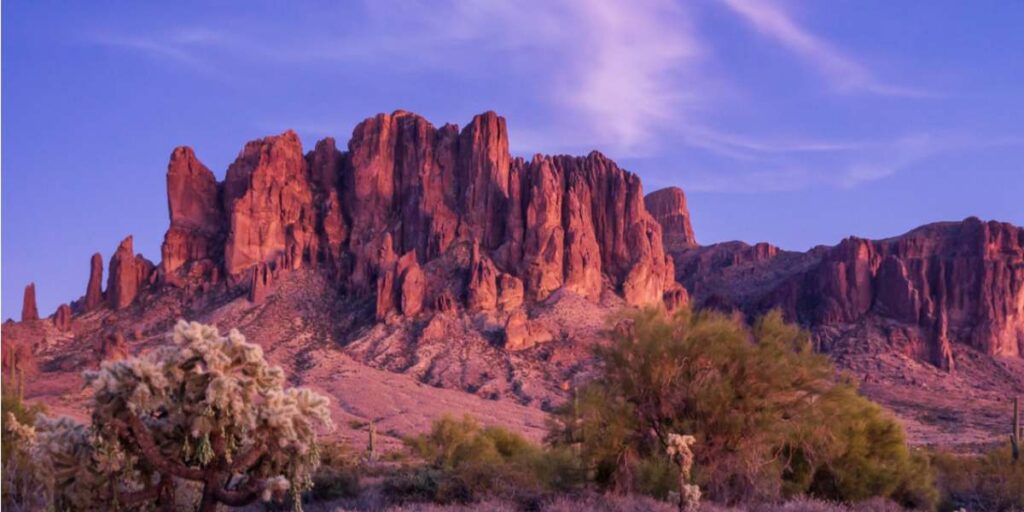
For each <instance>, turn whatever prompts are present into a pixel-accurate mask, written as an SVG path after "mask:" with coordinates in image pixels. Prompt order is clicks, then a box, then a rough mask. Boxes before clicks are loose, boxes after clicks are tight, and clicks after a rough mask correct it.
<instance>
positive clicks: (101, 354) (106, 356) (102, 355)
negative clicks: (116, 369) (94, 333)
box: [95, 332, 130, 361]
mask: <svg viewBox="0 0 1024 512" xmlns="http://www.w3.org/2000/svg"><path fill="white" fill-rule="evenodd" d="M129 353H130V349H129V348H128V342H127V341H125V339H124V335H123V334H121V333H120V332H110V333H107V334H106V335H104V336H102V337H100V339H99V340H98V343H97V345H96V352H95V356H96V358H97V361H120V360H122V359H126V358H127V357H128V355H129Z"/></svg>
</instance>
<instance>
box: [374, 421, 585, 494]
mask: <svg viewBox="0 0 1024 512" xmlns="http://www.w3.org/2000/svg"><path fill="white" fill-rule="evenodd" d="M406 444H407V446H409V447H410V449H411V450H412V452H413V453H414V454H415V455H416V456H418V457H420V458H421V459H423V460H424V461H425V462H426V465H425V466H422V467H418V468H415V469H413V470H412V471H410V472H407V473H406V474H404V475H400V476H399V477H397V478H395V479H393V480H392V481H391V482H390V483H389V486H390V487H389V488H390V490H391V491H394V492H395V493H397V494H402V495H404V496H407V497H409V498H420V499H429V500H433V501H437V502H442V503H445V502H470V501H474V500H476V499H479V498H480V497H483V496H491V497H504V498H512V499H519V500H530V499H536V498H537V497H539V496H541V495H543V494H544V493H547V492H551V491H565V490H568V489H570V488H572V487H573V486H576V485H578V483H579V482H580V481H581V480H582V478H581V475H580V474H579V471H578V468H577V465H576V460H577V458H576V457H574V456H573V455H572V454H570V453H569V452H568V450H566V449H562V448H559V449H553V450H543V449H541V447H539V446H537V445H536V444H534V443H532V442H530V441H528V440H527V439H525V438H524V437H522V436H521V435H519V434H517V433H515V432H511V431H509V430H507V429H504V428H500V427H482V426H480V425H479V424H478V423H477V422H476V420H474V419H473V418H472V417H470V416H465V417H463V418H462V419H455V418H451V417H444V418H442V419H440V420H438V421H435V422H434V424H433V426H432V428H431V430H430V432H429V433H427V434H423V435H420V436H417V437H413V438H410V439H407V440H406Z"/></svg>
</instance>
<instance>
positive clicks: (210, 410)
mask: <svg viewBox="0 0 1024 512" xmlns="http://www.w3.org/2000/svg"><path fill="white" fill-rule="evenodd" d="M173 341H174V343H173V345H170V346H165V347H161V348H158V349H155V350H152V351H150V352H147V353H146V354H144V355H142V356H139V357H134V358H129V359H126V360H123V361H117V362H109V361H108V362H104V363H103V364H102V366H101V368H100V370H99V371H94V372H86V374H85V379H86V382H87V383H88V385H89V386H90V387H91V388H92V391H93V396H92V398H91V403H90V406H91V409H92V424H91V425H83V424H81V423H78V422H76V421H74V420H71V419H69V418H57V419H51V418H46V417H40V418H39V419H38V420H37V421H36V423H35V426H34V428H33V429H28V430H30V431H31V434H26V435H31V436H32V437H34V440H33V441H32V442H31V443H28V445H27V446H26V448H27V449H28V451H29V453H30V454H31V456H32V459H33V461H34V463H35V468H36V471H35V475H34V476H35V477H36V478H37V479H38V481H39V482H41V483H43V485H44V488H45V489H46V495H47V500H48V502H49V503H50V506H51V507H52V508H54V509H57V510H67V509H70V510H110V509H118V508H120V509H125V508H127V509H133V508H139V507H147V506H149V505H150V504H152V503H154V502H155V503H156V504H159V505H162V506H165V507H171V508H173V507H174V506H175V505H173V504H174V503H175V502H176V500H177V498H176V496H182V495H185V496H187V495H188V494H189V493H188V492H187V491H189V490H190V489H194V488H197V489H198V490H199V500H198V501H199V503H198V509H199V510H201V511H210V510H215V509H216V508H217V506H218V504H226V505H230V506H241V505H245V504H248V503H251V502H253V501H256V500H258V499H260V498H262V499H264V500H267V499H269V498H271V497H272V496H278V497H280V496H282V495H284V494H285V493H287V492H288V491H290V492H291V493H292V494H293V495H294V496H298V495H299V493H301V492H302V491H305V490H307V489H308V488H309V487H310V486H311V485H312V473H313V471H314V470H315V469H316V467H317V466H318V465H319V448H318V445H317V429H318V428H321V427H322V428H329V427H330V424H331V423H330V413H329V410H328V408H327V399H326V398H324V397H323V396H320V395H318V394H316V393H313V392H312V391H310V390H308V389H304V388H288V389H286V388H285V387H284V384H285V379H284V373H283V372H282V371H281V369H280V368H278V367H272V366H270V365H269V364H267V362H266V360H265V359H264V358H263V352H262V350H261V349H260V347H259V346H257V345H254V344H251V343H248V342H246V341H245V338H244V337H243V336H242V335H241V334H239V333H238V332H237V331H234V330H232V331H231V332H230V333H228V335H227V336H222V335H221V334H220V333H219V332H218V331H217V329H216V328H215V327H212V326H206V325H201V324H198V323H187V322H179V323H178V325H177V326H176V327H175V329H174V333H173ZM26 428H28V427H26ZM295 501H296V504H297V503H298V500H295ZM195 505H196V504H191V506H192V507H195ZM177 506H181V505H180V504H179V505H177Z"/></svg>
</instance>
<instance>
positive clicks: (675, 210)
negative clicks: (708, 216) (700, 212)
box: [644, 187, 697, 252]
mask: <svg viewBox="0 0 1024 512" xmlns="http://www.w3.org/2000/svg"><path fill="white" fill-rule="evenodd" d="M644 204H645V205H646V206H647V211H649V212H651V215H653V216H654V218H655V219H656V220H657V221H658V223H659V224H661V230H662V238H663V240H664V242H665V250H667V251H670V252H671V251H680V250H683V249H686V248H689V247H696V246H697V237H696V236H695V235H694V234H693V225H692V224H691V223H690V209H689V207H687V205H686V194H685V193H683V190H682V189H680V188H679V187H668V188H663V189H661V190H656V191H654V192H651V193H650V194H647V197H645V198H644Z"/></svg>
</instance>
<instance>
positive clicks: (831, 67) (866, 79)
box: [722, 0, 935, 97]
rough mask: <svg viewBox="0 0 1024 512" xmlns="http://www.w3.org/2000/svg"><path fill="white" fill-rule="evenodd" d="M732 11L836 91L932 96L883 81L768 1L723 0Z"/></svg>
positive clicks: (928, 93)
mask: <svg viewBox="0 0 1024 512" xmlns="http://www.w3.org/2000/svg"><path fill="white" fill-rule="evenodd" d="M722 1H723V2H724V3H725V5H727V6H728V7H729V8H730V9H732V11H734V12H735V13H737V14H739V15H740V16H741V17H743V18H744V19H745V20H746V21H748V22H749V23H750V24H752V25H753V26H754V27H755V28H756V29H757V30H758V31H759V32H761V33H762V34H764V35H765V36H767V37H770V38H772V39H774V40H776V41H777V42H779V43H780V44H782V45H783V46H785V47H786V48H788V49H790V50H791V51H793V52H794V53H796V54H797V55H799V56H800V57H801V58H803V59H805V60H806V61H807V62H809V63H810V64H811V65H813V66H814V67H815V68H817V69H818V71H820V72H821V73H822V74H823V75H824V76H825V77H826V78H827V79H828V80H829V81H830V82H831V83H832V84H833V85H834V86H835V87H836V88H837V89H838V90H840V91H843V92H867V93H872V94H878V95H883V96H905V97H931V96H935V94H934V93H932V92H929V91H924V90H920V89H916V88H912V87H904V86H898V85H893V84H889V83H885V82H883V81H881V80H879V79H878V78H877V77H876V76H875V75H874V73H873V72H872V71H871V70H870V69H869V68H868V67H867V66H865V65H864V64H862V63H860V62H858V61H857V60H855V59H854V58H852V57H850V56H849V55H846V54H845V53H844V52H842V51H841V50H840V49H838V48H836V47H835V46H833V45H832V44H831V43H829V42H828V41H826V40H825V39H822V38H820V37H818V36H816V35H814V34H813V33H811V32H810V31H808V30H806V29H804V28H803V27H801V26H800V25H798V24H797V23H796V22H795V21H794V20H793V18H792V16H790V15H789V13H787V12H786V11H785V10H784V9H783V8H782V7H781V6H780V5H778V4H776V3H774V2H772V1H771V0H722Z"/></svg>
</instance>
